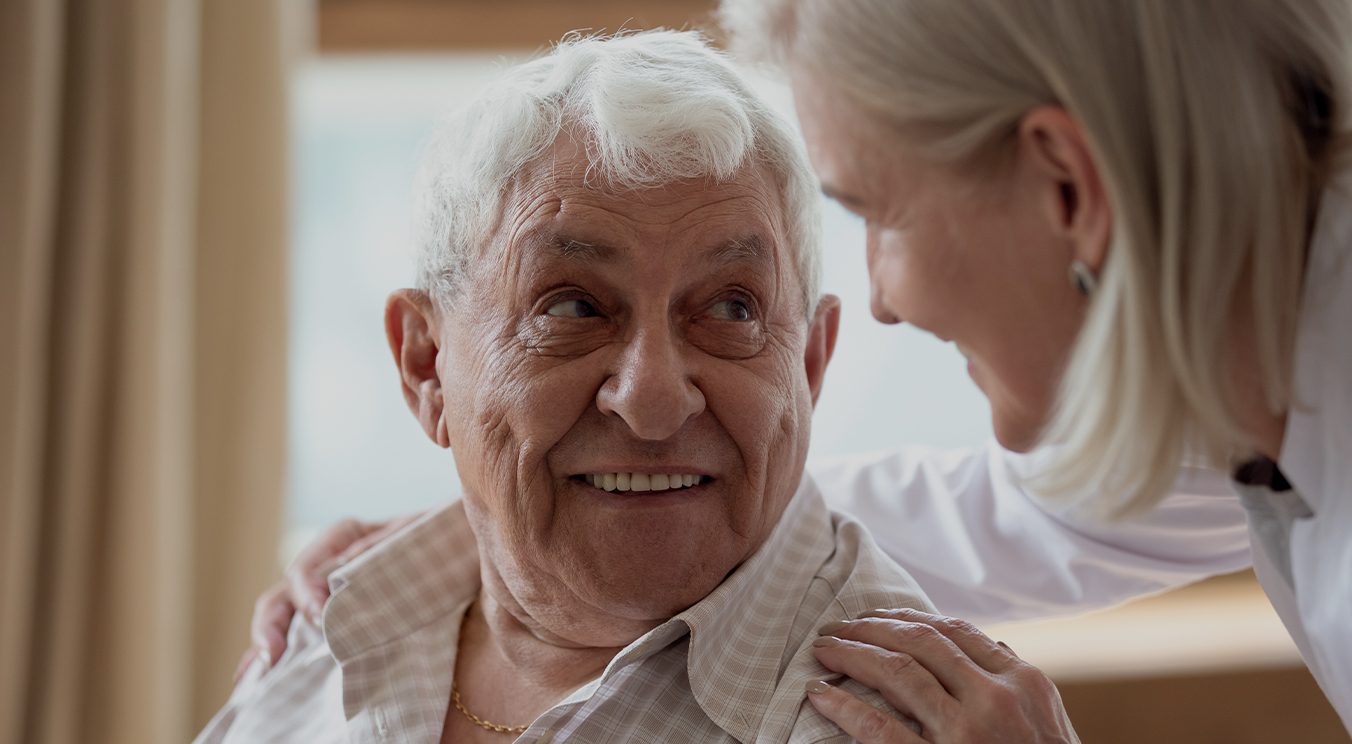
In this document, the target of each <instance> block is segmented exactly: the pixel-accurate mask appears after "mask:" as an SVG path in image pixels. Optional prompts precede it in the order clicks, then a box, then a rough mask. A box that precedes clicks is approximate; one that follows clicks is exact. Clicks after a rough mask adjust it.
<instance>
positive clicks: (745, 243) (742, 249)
mask: <svg viewBox="0 0 1352 744" xmlns="http://www.w3.org/2000/svg"><path fill="white" fill-rule="evenodd" d="M768 255H769V253H768V252H767V251H766V250H765V241H763V240H761V237H760V236H759V235H746V236H743V237H740V238H733V239H732V240H729V241H727V242H726V243H723V244H721V245H718V246H715V247H714V249H713V250H711V251H709V254H708V257H709V259H710V260H712V261H715V262H717V263H722V264H726V263H737V262H742V261H750V262H757V261H760V260H762V259H764V258H765V257H766V256H768Z"/></svg>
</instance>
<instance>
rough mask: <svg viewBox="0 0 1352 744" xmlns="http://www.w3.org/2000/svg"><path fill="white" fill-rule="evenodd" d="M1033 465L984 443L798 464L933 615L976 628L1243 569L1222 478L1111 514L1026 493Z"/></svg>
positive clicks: (1195, 481)
mask: <svg viewBox="0 0 1352 744" xmlns="http://www.w3.org/2000/svg"><path fill="white" fill-rule="evenodd" d="M1037 466H1038V461H1037V456H1036V455H1015V454H1013V453H1010V452H1007V451H1005V450H1003V449H1002V448H1000V447H999V446H998V445H997V444H995V443H994V442H992V443H990V444H988V445H986V446H985V447H982V448H977V449H970V450H936V449H928V448H920V447H917V448H908V449H902V450H899V451H894V452H886V453H878V454H870V455H851V456H848V457H837V458H831V459H823V460H820V461H817V462H814V463H813V464H812V465H811V466H810V467H809V470H810V472H811V474H812V476H813V478H815V479H816V481H817V484H818V485H819V486H820V487H821V490H822V493H823V494H824V495H825V497H826V501H827V503H828V504H829V505H830V506H831V508H833V509H837V510H840V511H843V512H846V513H848V514H851V515H853V516H854V517H855V518H856V519H858V520H859V521H861V522H863V523H864V524H865V525H866V526H867V527H868V528H869V530H870V531H871V532H872V533H873V536H874V538H875V539H876V540H877V542H878V543H879V545H880V546H881V547H882V549H883V550H884V551H886V552H887V554H888V555H890V556H891V557H892V558H893V559H894V560H896V561H897V562H898V563H899V564H901V565H902V566H903V567H904V568H906V569H907V570H908V571H910V572H911V573H912V574H913V575H914V576H915V579H916V581H917V582H918V583H919V584H920V586H921V588H922V589H924V590H925V592H926V593H927V594H928V595H929V597H930V599H931V600H933V602H934V604H935V605H936V606H937V607H938V609H939V611H940V612H942V613H944V614H946V615H951V616H954V617H961V618H963V619H966V620H968V621H971V622H974V623H977V624H983V623H991V622H1005V621H1011V620H1025V619H1034V618H1047V617H1054V616H1058V615H1068V614H1074V613H1079V612H1085V611H1089V610H1094V609H1101V608H1105V607H1109V606H1112V605H1115V604H1119V603H1122V602H1125V601H1127V600H1129V599H1133V598H1135V597H1139V596H1142V595H1147V594H1152V593H1158V592H1161V591H1164V590H1166V589H1169V588H1172V587H1175V586H1180V585H1182V584H1186V583H1189V582H1193V581H1196V580H1199V579H1202V578H1205V577H1207V576H1211V575H1214V574H1220V573H1228V572H1232V571H1238V570H1241V569H1244V568H1246V567H1248V566H1249V565H1250V564H1251V558H1250V553H1249V535H1248V526H1247V522H1246V518H1245V513H1244V510H1243V507H1242V506H1241V505H1240V503H1239V499H1238V497H1237V496H1236V495H1235V493H1234V491H1233V490H1232V489H1231V488H1230V485H1229V482H1228V478H1227V476H1226V475H1225V474H1223V473H1220V472H1217V471H1214V470H1209V469H1204V468H1199V467H1185V468H1184V469H1183V470H1182V471H1181V472H1180V474H1179V477H1178V479H1177V480H1176V482H1175V484H1174V491H1173V492H1172V493H1171V494H1170V495H1169V496H1168V497H1167V498H1166V499H1165V500H1164V501H1163V502H1161V503H1160V504H1159V505H1158V506H1156V507H1155V508H1153V509H1152V510H1150V511H1149V512H1147V513H1145V514H1142V515H1140V516H1137V517H1133V518H1129V519H1125V520H1120V521H1114V520H1110V519H1108V518H1104V517H1098V516H1091V515H1090V514H1089V513H1088V510H1086V509H1073V508H1063V507H1053V506H1052V505H1050V504H1046V503H1043V502H1041V501H1040V500H1038V499H1036V498H1034V497H1033V496H1031V495H1030V494H1029V493H1028V491H1027V490H1025V488H1024V487H1023V486H1022V485H1021V483H1022V480H1023V478H1024V477H1026V476H1027V475H1029V474H1031V473H1032V472H1035V469H1036V468H1037ZM1073 502H1074V500H1072V502H1071V503H1073Z"/></svg>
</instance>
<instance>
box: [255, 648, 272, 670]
mask: <svg viewBox="0 0 1352 744" xmlns="http://www.w3.org/2000/svg"><path fill="white" fill-rule="evenodd" d="M258 660H259V661H261V662H263V671H265V672H266V671H267V670H269V669H271V668H272V652H271V651H268V650H267V649H263V650H262V651H259V652H258Z"/></svg>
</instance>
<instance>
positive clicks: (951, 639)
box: [808, 609, 1079, 744]
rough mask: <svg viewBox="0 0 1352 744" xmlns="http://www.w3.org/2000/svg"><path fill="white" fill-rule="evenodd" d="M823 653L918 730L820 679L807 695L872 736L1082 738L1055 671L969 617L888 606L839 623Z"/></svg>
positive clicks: (1023, 741)
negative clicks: (1024, 655) (1030, 660)
mask: <svg viewBox="0 0 1352 744" xmlns="http://www.w3.org/2000/svg"><path fill="white" fill-rule="evenodd" d="M820 632H821V634H822V635H821V637H820V638H818V639H817V641H816V642H815V643H814V646H815V648H814V649H813V650H814V652H815V654H816V657H817V660H818V661H820V662H821V663H822V664H823V665H825V666H826V667H827V668H829V669H831V670H832V671H835V672H839V673H841V674H845V675H847V676H849V677H852V678H854V679H855V680H856V681H858V682H860V683H862V684H865V685H868V686H869V687H872V688H874V689H876V690H878V692H879V693H880V694H881V695H882V696H883V698H884V699H885V700H887V702H888V703H890V704H891V705H892V706H893V707H894V708H896V709H897V710H898V711H900V712H901V714H902V715H904V716H907V717H908V718H910V719H912V720H914V721H915V722H918V723H919V724H920V729H921V730H920V732H919V733H916V732H915V731H914V730H913V729H912V728H911V727H909V726H908V725H906V723H905V722H903V721H902V720H901V719H899V718H896V717H894V716H892V715H890V714H887V713H884V712H883V711H880V710H878V709H877V708H875V707H873V706H871V705H869V704H868V703H865V702H864V701H862V700H860V699H859V698H857V697H855V696H854V695H853V694H851V693H849V692H848V691H846V690H843V689H841V688H839V687H836V686H833V685H829V684H825V683H820V682H818V683H813V684H812V685H810V686H809V694H808V700H809V701H811V703H812V705H813V707H815V708H816V709H817V710H818V711H819V712H821V714H822V715H824V716H826V717H827V718H830V719H831V720H832V721H834V722H835V723H836V725H838V726H840V727H841V728H842V729H844V730H845V732H846V733H848V734H849V735H850V736H853V737H854V738H855V739H856V740H858V741H860V742H863V743H864V744H882V743H883V742H902V743H904V744H919V743H920V742H930V743H932V744H940V743H942V744H968V742H982V744H999V743H1000V742H1019V743H1020V744H1053V743H1055V744H1066V743H1070V742H1079V738H1078V737H1077V736H1076V735H1075V730H1074V729H1073V728H1072V727H1071V724H1070V718H1069V717H1068V716H1067V715H1066V710H1065V707H1064V706H1063V705H1062V703H1061V694H1060V693H1059V692H1058V691H1057V689H1056V685H1054V684H1052V682H1051V680H1050V679H1048V677H1047V675H1045V674H1043V673H1042V672H1041V671H1040V670H1039V669H1037V668H1036V667H1034V666H1032V665H1031V664H1028V663H1027V662H1025V661H1023V660H1022V659H1020V658H1019V657H1018V656H1017V655H1016V654H1015V653H1014V652H1013V651H1012V650H1010V648H1009V647H1008V646H1006V645H1004V644H1003V643H998V642H996V641H993V640H991V639H990V638H989V637H987V636H986V635H985V634H984V633H982V632H981V631H979V630H977V629H976V628H975V627H973V626H972V625H970V624H969V623H966V622H963V621H961V620H955V619H953V618H947V617H941V616H939V615H931V614H928V613H924V612H918V611H916V610H906V609H901V610H879V611H876V612H869V613H865V615H863V616H861V617H859V618H858V619H856V620H852V621H848V622H842V623H831V624H830V625H827V626H824V627H823V628H821V630H820Z"/></svg>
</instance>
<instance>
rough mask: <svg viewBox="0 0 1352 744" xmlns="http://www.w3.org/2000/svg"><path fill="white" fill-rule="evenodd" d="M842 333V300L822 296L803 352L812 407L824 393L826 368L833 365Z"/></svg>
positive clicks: (835, 297) (809, 328)
mask: <svg viewBox="0 0 1352 744" xmlns="http://www.w3.org/2000/svg"><path fill="white" fill-rule="evenodd" d="M839 331H840V298H839V297H837V296H835V295H833V294H828V295H822V298H821V300H820V301H819V302H818V303H817V310H816V311H815V312H814V313H813V314H812V324H811V325H810V326H809V327H808V333H807V348H806V349H804V351H803V362H804V363H805V364H806V365H807V385H808V389H810V390H811V391H812V405H814V406H815V405H817V398H818V397H819V396H820V395H821V392H822V383H823V382H825V380H826V366H827V365H828V364H830V363H831V355H832V354H835V352H836V336H837V335H838V333H839Z"/></svg>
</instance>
